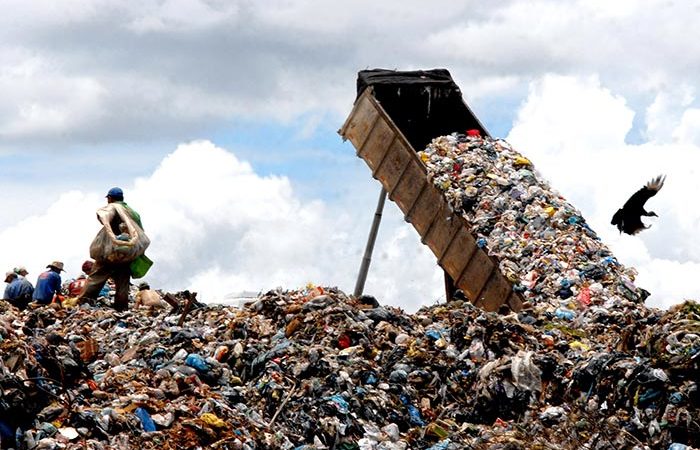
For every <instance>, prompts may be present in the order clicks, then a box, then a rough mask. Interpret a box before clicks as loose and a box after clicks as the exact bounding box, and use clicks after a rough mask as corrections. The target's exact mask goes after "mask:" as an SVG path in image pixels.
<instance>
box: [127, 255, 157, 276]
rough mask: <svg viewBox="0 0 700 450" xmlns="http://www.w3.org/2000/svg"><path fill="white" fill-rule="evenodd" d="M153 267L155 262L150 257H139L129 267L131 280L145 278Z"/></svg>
mask: <svg viewBox="0 0 700 450" xmlns="http://www.w3.org/2000/svg"><path fill="white" fill-rule="evenodd" d="M152 265H153V261H151V260H150V259H149V258H148V256H146V255H141V256H139V257H138V258H136V259H135V260H133V261H132V262H131V264H130V265H129V268H130V269H131V278H143V277H144V276H145V275H146V273H147V272H148V269H150V268H151V266H152Z"/></svg>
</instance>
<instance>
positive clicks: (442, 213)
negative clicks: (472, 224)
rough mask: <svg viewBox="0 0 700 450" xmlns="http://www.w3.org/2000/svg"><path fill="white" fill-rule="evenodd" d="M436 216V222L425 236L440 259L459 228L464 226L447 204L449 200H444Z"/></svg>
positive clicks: (426, 241) (425, 239)
mask: <svg viewBox="0 0 700 450" xmlns="http://www.w3.org/2000/svg"><path fill="white" fill-rule="evenodd" d="M436 216H437V217H436V220H435V223H434V224H433V226H432V227H431V228H430V230H429V231H428V233H426V235H425V236H424V241H425V243H426V244H427V245H428V247H430V249H431V250H432V251H433V253H434V254H435V257H436V258H437V259H438V260H440V258H441V257H442V255H443V254H444V253H445V250H447V246H448V245H450V242H451V241H452V237H453V236H454V235H455V233H456V232H457V229H458V228H461V227H462V222H461V221H459V220H456V217H455V216H454V215H453V214H452V211H450V209H449V207H448V206H447V202H442V205H441V208H440V209H439V210H438V212H437V214H436Z"/></svg>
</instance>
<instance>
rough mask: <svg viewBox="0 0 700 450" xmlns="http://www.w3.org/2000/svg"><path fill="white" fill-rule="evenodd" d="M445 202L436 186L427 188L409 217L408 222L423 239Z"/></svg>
mask: <svg viewBox="0 0 700 450" xmlns="http://www.w3.org/2000/svg"><path fill="white" fill-rule="evenodd" d="M443 202H444V200H443V198H442V195H440V193H439V192H438V190H437V189H436V188H435V187H434V186H427V187H426V188H425V189H423V192H422V193H421V194H420V196H419V197H418V201H417V202H416V205H415V206H414V207H413V211H412V212H411V213H410V214H409V215H408V216H407V220H408V221H409V222H411V223H412V224H413V226H414V227H415V229H416V230H417V231H418V234H420V236H421V239H422V238H423V237H424V236H425V233H426V232H427V231H428V229H429V227H430V224H432V223H433V219H435V214H437V212H438V209H439V208H440V205H441V204H442V203H443Z"/></svg>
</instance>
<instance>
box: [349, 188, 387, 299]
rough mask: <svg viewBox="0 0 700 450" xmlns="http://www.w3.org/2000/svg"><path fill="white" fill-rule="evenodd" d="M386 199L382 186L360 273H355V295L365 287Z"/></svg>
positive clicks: (357, 295) (359, 294) (360, 293)
mask: <svg viewBox="0 0 700 450" xmlns="http://www.w3.org/2000/svg"><path fill="white" fill-rule="evenodd" d="M385 201H386V189H384V186H382V191H381V192H380V193H379V201H378V202H377V210H376V211H375V212H374V220H373V221H372V228H370V230H369V237H368V238H367V246H366V247H365V256H364V257H363V258H362V264H361V265H360V273H359V274H358V275H357V283H355V293H354V295H355V297H359V296H361V295H362V291H363V290H364V289H365V281H367V272H368V271H369V263H370V262H371V261H372V251H373V250H374V242H375V241H376V240H377V232H378V231H379V222H381V221H382V211H384V202H385Z"/></svg>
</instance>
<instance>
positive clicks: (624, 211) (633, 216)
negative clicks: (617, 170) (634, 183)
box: [610, 175, 666, 234]
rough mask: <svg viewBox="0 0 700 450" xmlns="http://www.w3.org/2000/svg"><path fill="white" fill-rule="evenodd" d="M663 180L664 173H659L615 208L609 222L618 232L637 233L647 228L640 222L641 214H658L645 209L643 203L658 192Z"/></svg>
mask: <svg viewBox="0 0 700 450" xmlns="http://www.w3.org/2000/svg"><path fill="white" fill-rule="evenodd" d="M665 180H666V176H665V175H659V176H658V177H656V178H654V179H652V180H651V181H649V182H648V183H647V184H646V185H645V186H644V187H643V188H641V189H640V190H638V191H637V192H635V193H634V194H632V196H631V197H630V198H629V200H627V202H626V203H625V204H624V206H622V208H620V209H618V210H617V212H616V213H615V215H614V216H613V218H612V221H611V222H610V223H611V224H613V225H616V226H617V229H618V230H620V233H622V232H623V231H624V232H625V233H627V234H637V233H639V232H640V231H642V230H644V229H647V228H649V227H648V226H646V225H644V224H643V223H642V216H654V217H658V216H657V215H656V213H655V212H654V211H647V210H645V209H644V204H645V203H646V201H647V200H649V199H650V198H652V197H653V196H655V195H656V193H657V192H659V190H660V189H661V188H662V187H663V186H664V181H665Z"/></svg>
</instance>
